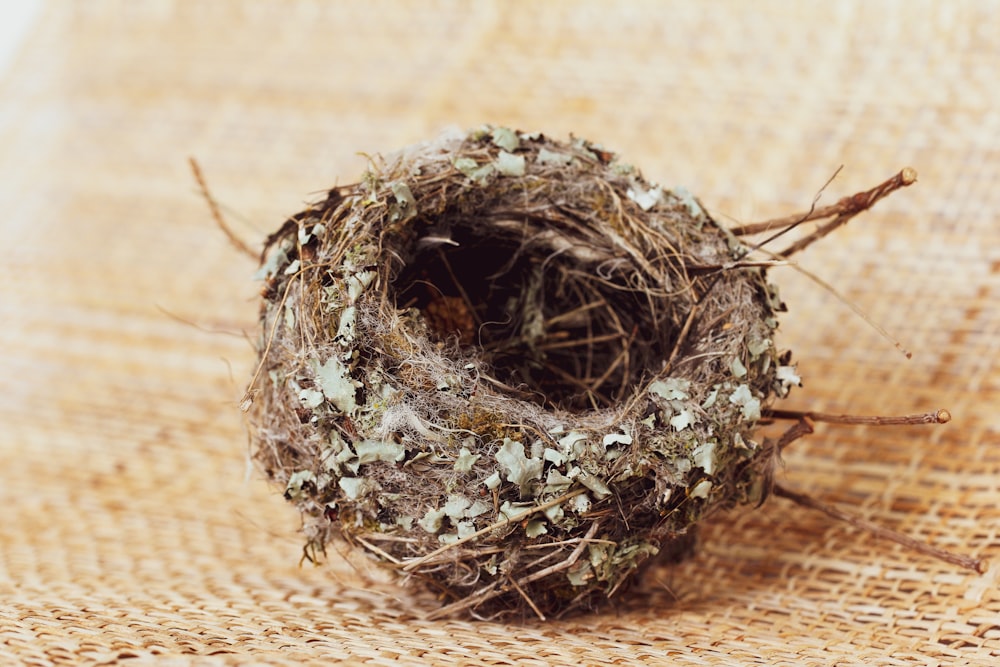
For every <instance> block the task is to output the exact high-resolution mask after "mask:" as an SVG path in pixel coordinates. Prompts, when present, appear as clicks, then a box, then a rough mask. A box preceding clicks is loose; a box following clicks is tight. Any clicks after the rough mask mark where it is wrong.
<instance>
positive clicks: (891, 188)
mask: <svg viewBox="0 0 1000 667" xmlns="http://www.w3.org/2000/svg"><path fill="white" fill-rule="evenodd" d="M916 182H917V172H916V170H914V169H912V168H911V167H906V168H904V169H903V170H901V171H900V172H899V173H898V174H896V175H895V176H893V177H892V178H890V179H889V180H887V181H885V182H883V183H881V184H880V185H878V186H876V187H874V188H872V189H871V190H868V191H866V192H859V193H858V194H856V195H854V196H852V197H845V198H844V199H841V200H840V201H839V202H837V204H838V205H840V206H842V207H843V210H842V211H841V212H840V213H838V214H837V217H836V218H834V219H833V220H832V221H830V222H828V223H826V224H825V225H822V226H821V227H820V228H819V229H817V230H816V231H814V232H813V233H812V234H809V235H808V236H805V237H803V238H801V239H799V240H798V241H796V242H795V243H793V244H791V245H790V246H788V247H787V248H785V249H784V250H782V251H781V252H779V253H778V254H779V255H780V256H781V257H783V258H787V257H790V256H791V255H793V254H794V253H797V252H798V251H800V250H804V249H805V248H807V247H809V246H810V245H812V244H813V243H815V242H816V241H818V240H820V239H821V238H823V237H824V236H826V235H827V234H829V233H830V232H832V231H833V230H835V229H837V228H838V227H840V226H841V225H844V224H846V223H847V222H848V221H849V220H850V219H851V218H853V217H854V216H856V215H858V214H859V213H861V212H862V211H867V210H868V209H870V208H871V207H872V206H874V205H875V203H876V202H878V200H880V199H882V198H883V197H886V196H888V195H890V194H892V193H893V192H895V191H896V190H899V189H900V188H903V187H907V186H909V185H913V184H914V183H916Z"/></svg>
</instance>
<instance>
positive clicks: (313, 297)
mask: <svg viewBox="0 0 1000 667" xmlns="http://www.w3.org/2000/svg"><path fill="white" fill-rule="evenodd" d="M747 251H748V247H747V246H746V245H744V244H743V243H741V242H740V240H739V239H738V238H737V237H735V236H733V235H732V234H731V233H730V232H728V231H727V230H726V229H724V228H723V227H721V226H720V225H718V224H717V223H716V222H715V221H714V220H713V219H712V218H711V217H709V215H708V214H706V212H705V211H704V210H703V209H702V207H701V206H700V205H699V203H698V202H697V200H695V199H694V198H693V197H692V196H691V195H690V194H688V193H687V192H685V191H683V190H680V189H677V190H667V189H663V188H661V187H658V186H656V185H653V184H651V183H649V182H647V181H646V180H644V179H643V177H642V176H641V174H640V173H639V172H638V171H637V170H636V169H635V168H633V167H631V166H629V165H628V164H625V163H623V162H620V161H619V160H618V158H617V157H616V156H615V155H614V154H612V153H610V152H608V151H606V150H604V149H603V148H601V147H599V146H597V145H594V144H592V143H589V142H587V141H582V140H573V141H570V142H559V141H553V140H551V139H549V138H547V137H545V136H542V135H540V134H525V133H518V132H514V131H512V130H508V129H505V128H493V127H487V128H483V129H480V130H477V131H474V132H471V133H468V134H463V135H460V136H448V137H445V138H442V139H439V140H437V141H435V142H432V143H429V144H423V145H419V146H415V147H412V148H409V149H406V150H404V151H402V152H401V153H399V154H397V155H395V156H392V157H390V158H388V159H377V160H376V159H373V160H372V162H371V164H370V166H369V168H368V170H367V171H366V172H365V173H364V174H363V176H362V178H361V180H360V182H359V183H357V184H355V185H349V186H344V187H337V188H334V189H333V190H331V191H330V192H329V194H328V196H327V197H326V199H325V200H324V201H322V202H319V203H317V204H315V205H313V206H310V207H309V208H308V209H306V210H305V211H303V212H301V213H299V214H297V215H295V216H293V217H292V218H291V219H289V220H288V221H286V222H285V224H284V225H283V226H282V227H281V229H280V230H279V231H278V232H277V233H275V234H274V235H272V236H271V237H270V238H269V239H268V242H267V249H266V251H265V256H264V259H263V262H262V266H261V271H260V275H261V277H262V278H263V279H264V280H265V288H264V304H263V310H262V315H261V319H262V329H261V331H262V334H261V340H260V367H259V369H258V372H257V374H256V375H255V377H254V380H253V382H252V383H251V388H250V392H249V394H248V396H249V397H250V399H252V405H250V406H249V412H250V422H251V433H252V452H253V456H254V458H255V459H256V461H257V462H258V463H259V464H260V466H261V467H262V469H263V470H264V471H265V472H266V474H267V475H268V477H269V478H270V479H272V480H273V481H274V482H276V483H278V484H280V485H281V487H282V488H283V489H284V493H285V496H286V498H288V499H289V500H290V501H292V502H294V503H295V504H296V505H297V506H298V508H299V509H300V510H301V512H302V515H303V517H304V532H305V535H306V538H307V545H306V554H307V556H308V557H310V558H315V557H318V556H319V554H320V553H321V552H322V551H323V550H324V547H325V545H326V544H327V543H328V542H329V541H330V540H331V539H333V538H334V537H340V538H342V539H343V540H346V541H347V542H348V543H351V544H353V545H356V546H357V547H358V548H360V549H362V550H364V551H365V552H366V553H368V554H370V555H371V556H372V557H374V558H375V559H377V560H378V561H380V562H381V563H383V564H384V565H386V566H387V567H388V568H390V569H392V570H394V571H395V572H397V573H398V574H399V575H401V576H403V577H405V578H407V579H408V580H411V581H418V582H422V583H424V584H426V585H427V586H428V587H429V588H430V589H432V590H433V591H436V592H437V593H439V599H440V600H441V603H442V606H441V608H440V609H438V610H436V611H435V612H434V615H444V614H449V613H453V612H468V613H471V614H474V615H476V616H480V617H495V616H498V615H503V614H507V613H522V612H526V611H527V612H530V613H535V614H537V615H539V616H542V617H545V616H547V615H551V614H558V613H561V612H565V611H567V610H571V609H577V608H589V607H593V606H595V605H597V604H598V603H600V602H601V601H602V600H605V599H607V598H610V597H612V596H614V595H615V594H616V593H618V592H620V591H622V590H623V589H624V588H625V587H626V584H627V583H628V582H629V581H630V580H631V579H632V578H633V577H634V574H635V573H636V572H637V571H638V570H640V569H641V568H642V566H643V565H644V564H648V563H650V562H653V561H654V560H655V559H672V560H677V559H680V558H683V557H684V556H686V555H687V554H688V553H689V552H690V551H691V549H692V547H693V544H694V540H693V536H694V532H695V527H696V525H697V524H698V522H699V521H700V520H702V519H703V518H705V517H706V516H708V515H709V514H711V513H713V512H715V511H717V510H720V509H724V508H728V507H731V506H733V505H736V504H740V503H760V502H763V500H764V499H765V497H766V496H767V494H768V491H769V489H770V484H771V482H770V478H771V470H772V468H773V466H774V464H775V461H776V458H777V452H778V448H777V446H776V445H775V443H774V442H772V441H770V440H763V441H761V442H758V441H756V440H755V439H754V435H753V432H754V428H755V426H756V425H757V423H758V421H760V420H761V418H762V417H761V416H762V410H766V409H767V406H768V404H769V402H770V401H771V400H772V399H773V398H774V397H776V396H784V395H785V394H787V392H788V390H789V387H790V386H791V385H793V384H796V383H797V382H798V378H797V377H796V376H795V372H794V368H793V367H792V366H791V365H790V363H789V357H790V355H789V354H788V353H783V352H781V351H779V349H778V348H777V347H776V346H775V344H774V338H773V334H774V330H775V328H776V326H777V322H776V320H775V313H776V311H779V310H781V309H782V306H781V303H780V301H779V300H778V299H777V297H776V293H775V291H774V290H773V289H772V287H771V286H769V284H768V283H767V281H766V276H765V268H764V266H762V264H766V262H763V263H755V262H750V261H747V260H746V259H745V257H746V254H747ZM248 402H249V400H248Z"/></svg>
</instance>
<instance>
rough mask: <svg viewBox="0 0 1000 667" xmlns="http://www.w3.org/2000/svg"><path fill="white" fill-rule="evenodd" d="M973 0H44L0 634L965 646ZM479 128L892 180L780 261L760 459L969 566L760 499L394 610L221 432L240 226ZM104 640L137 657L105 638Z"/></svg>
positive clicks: (738, 191)
mask: <svg viewBox="0 0 1000 667" xmlns="http://www.w3.org/2000/svg"><path fill="white" fill-rule="evenodd" d="M997 35H1000V6H998V4H997V3H973V2H947V3H944V2H941V3H936V2H919V1H914V2H902V1H900V2H861V1H856V2H851V1H844V2H827V3H786V2H783V1H779V0H775V1H770V2H753V3H750V2H742V1H737V0H734V1H732V2H706V3H686V2H676V3H672V2H660V3H615V2H610V1H609V2H547V3H529V2H477V3H466V2H458V1H454V2H448V1H444V0H441V1H440V2H428V3H420V4H418V3H409V2H337V3H332V2H331V3H313V2H279V1H277V0H274V1H259V2H252V3H251V2H246V3H237V2H225V1H217V2H207V1H206V2H199V1H191V2H170V1H169V0H161V1H154V0H149V1H140V0H136V1H128V2H125V1H122V2H103V1H95V2H86V3H83V2H80V3H74V2H68V1H65V2H58V1H53V2H50V3H49V4H48V5H47V7H46V8H45V10H44V12H43V14H42V16H41V18H40V20H39V22H38V23H37V25H36V26H35V27H34V28H33V32H32V33H31V35H30V37H29V38H28V39H27V41H26V42H25V43H24V45H23V47H22V49H21V51H20V52H19V53H18V55H17V57H16V59H15V61H14V63H13V65H12V66H11V68H10V69H9V70H7V72H6V73H5V74H4V77H3V79H2V80H0V211H3V215H2V218H0V234H2V236H0V248H2V250H3V261H2V262H0V313H2V320H3V326H2V327H0V424H2V427H0V461H2V465H0V506H2V507H3V511H2V517H0V663H2V664H28V665H48V664H109V663H115V662H129V663H131V664H136V663H144V662H157V664H160V663H161V662H162V664H177V663H178V662H180V663H186V662H189V661H190V662H197V663H198V664H277V663H285V664H296V663H306V664H310V663H318V662H323V661H330V662H332V661H335V660H346V661H354V662H357V663H365V664H376V665H384V664H398V663H402V664H441V665H460V664H472V665H506V664H513V663H518V664H528V665H531V664H534V665H541V664H573V665H611V664H614V665H621V664H636V663H643V662H649V663H652V662H657V661H659V662H663V661H668V660H669V661H670V662H672V663H674V664H682V665H683V664H690V665H704V664H768V665H785V664H787V665H793V664H794V665H832V664H857V663H861V662H871V663H875V664H885V665H896V664H928V665H937V664H984V665H985V664H996V661H997V660H1000V591H998V575H1000V536H998V526H1000V507H998V506H1000V416H998V414H1000V410H998V407H997V406H1000V361H998V359H1000V309H998V307H997V304H998V303H1000V223H998V220H1000V41H998V40H997ZM482 122H493V123H498V124H504V125H509V126H514V127H518V128H521V129H525V130H543V131H545V132H547V133H549V134H551V135H553V136H556V137H566V136H568V134H569V133H570V132H573V133H575V134H576V135H578V136H583V137H587V138H590V139H594V140H597V141H600V142H602V143H604V145H606V146H608V147H609V148H613V149H615V150H618V151H620V152H622V153H623V154H624V155H625V156H627V158H628V159H629V160H630V161H632V162H634V163H635V164H637V165H639V166H640V167H641V168H642V169H643V171H644V173H645V174H646V175H647V176H648V177H649V178H650V179H652V180H656V181H659V182H661V183H663V184H664V185H667V186H673V185H684V186H685V187H687V188H688V189H689V190H691V191H692V192H694V193H696V194H697V195H698V196H699V197H700V198H701V199H702V200H703V201H704V203H705V205H706V206H707V207H708V208H709V209H710V210H712V211H713V212H714V214H715V215H716V216H717V217H718V218H719V219H722V220H733V221H739V222H752V221H756V220H761V219H767V218H768V217H774V216H777V215H784V214H788V213H792V212H795V211H800V210H804V209H806V208H808V206H809V204H810V203H811V202H812V200H813V197H814V196H815V195H816V193H817V192H818V191H819V190H820V188H821V187H822V185H823V183H824V182H825V181H826V180H827V179H828V178H829V177H830V175H831V174H832V173H833V172H834V170H835V169H836V168H837V167H838V166H839V165H841V164H843V165H844V169H843V171H842V172H841V173H840V175H839V176H838V177H837V179H836V180H834V182H833V183H832V184H831V185H830V186H829V188H828V189H827V191H826V192H825V193H824V195H823V200H822V201H823V202H824V203H827V202H832V201H834V200H835V199H836V198H837V197H840V196H843V195H846V194H850V193H853V192H855V191H857V190H860V189H864V188H867V187H871V186H873V185H875V184H876V183H878V182H879V181H881V180H882V179H884V178H887V177H889V176H890V175H892V174H893V173H895V172H896V171H897V170H898V169H899V168H901V167H904V166H907V165H909V166H912V167H914V168H915V169H916V170H917V171H918V172H919V174H920V182H919V183H918V184H916V185H915V186H913V187H911V188H908V189H906V190H904V191H902V192H900V193H897V194H895V195H893V196H892V197H890V198H889V199H887V200H886V201H884V202H882V203H881V204H879V205H878V206H877V207H876V208H875V209H874V210H873V211H872V212H870V213H868V214H866V215H865V216H863V217H862V218H860V219H858V220H855V221H854V222H852V223H851V225H849V226H848V227H847V228H845V229H843V230H840V231H838V232H837V233H836V234H834V235H833V236H832V237H830V238H828V239H826V240H824V241H823V242H822V243H820V244H819V245H817V246H816V247H814V248H811V249H810V250H808V251H807V252H806V253H804V254H803V255H802V257H801V258H800V260H801V262H802V263H803V265H804V266H805V267H806V268H808V269H809V270H811V271H812V272H814V273H815V274H817V275H818V276H820V277H822V278H823V279H825V280H827V281H828V282H830V283H832V284H833V285H835V286H836V287H837V289H838V290H839V291H840V292H841V293H842V294H843V296H844V297H845V298H846V299H847V300H849V301H850V302H852V303H854V304H856V305H857V306H858V307H859V308H860V309H862V310H863V311H865V312H867V313H868V314H869V315H870V317H871V318H872V319H873V320H874V321H875V322H877V323H878V324H880V325H881V326H883V327H885V328H886V329H887V330H888V331H889V332H891V333H892V334H893V335H894V336H896V337H897V338H899V339H900V340H901V342H902V344H903V345H904V346H905V347H907V348H908V349H910V350H912V351H913V353H914V354H913V359H912V360H910V361H907V360H906V359H905V358H904V357H903V355H901V354H900V353H899V352H898V351H897V350H895V349H894V348H893V346H892V344H891V343H889V342H887V341H885V340H884V339H883V338H881V337H880V336H879V335H878V334H877V333H876V332H875V331H874V330H873V329H872V328H871V327H869V326H868V325H867V324H865V322H863V321H862V320H861V319H860V318H858V317H856V316H855V315H854V314H853V313H852V312H851V311H850V310H849V309H848V307H847V306H845V305H844V304H843V303H842V302H841V301H839V300H837V299H836V298H835V297H833V296H832V295H831V294H830V293H829V292H828V291H826V290H824V289H822V288H821V287H819V286H818V285H817V284H816V283H814V282H812V281H810V280H807V279H805V278H804V277H803V276H802V275H801V274H798V273H796V272H795V271H794V270H792V269H787V270H785V269H776V270H774V271H772V278H773V280H775V281H777V282H778V283H779V284H780V285H781V287H782V290H783V292H782V294H783V297H784V299H785V301H786V302H787V303H788V304H789V307H790V312H789V313H788V314H787V316H786V317H785V318H784V320H783V323H782V335H783V338H782V339H781V341H780V344H781V345H783V346H786V347H789V348H792V349H793V350H794V351H795V354H796V358H797V359H798V360H799V362H800V366H799V370H800V372H801V375H802V377H803V378H804V381H805V386H804V388H802V389H801V390H796V391H795V392H794V393H793V397H792V398H791V399H790V400H789V401H788V402H787V403H786V407H790V408H796V409H812V410H820V411H825V412H851V413H865V414H906V413H915V412H925V411H930V410H934V409H937V408H947V409H949V410H950V411H951V413H952V414H953V415H954V420H953V421H952V422H951V423H950V424H947V425H944V426H934V427H928V426H924V427H903V428H885V429H877V428H873V427H867V428H857V427H844V426H833V425H826V426H823V425H820V426H819V427H818V428H817V433H816V434H814V435H813V436H811V437H809V438H806V439H804V440H801V441H798V442H796V443H795V444H794V446H793V447H791V448H790V450H789V451H788V453H787V456H786V457H785V458H786V466H785V467H784V469H783V470H782V471H781V472H780V474H779V477H780V481H781V482H782V483H783V484H785V485H786V486H788V487H791V488H794V489H799V490H805V491H808V492H809V493H812V494H814V495H815V496H817V497H819V498H821V499H823V500H825V501H829V502H834V503H837V504H838V505H839V506H840V507H842V508H844V509H847V510H849V511H851V512H854V513H857V514H859V515H861V516H863V517H865V518H868V519H870V520H872V521H876V522H878V523H880V524H883V525H885V526H888V527H891V528H894V529H897V530H900V531H903V532H905V533H908V534H910V535H913V536H916V537H919V538H921V539H925V540H929V541H932V542H934V543H936V544H938V545H940V546H943V547H946V548H949V549H953V550H955V551H957V552H961V553H965V554H972V555H978V556H986V557H991V558H992V561H993V562H992V564H991V565H990V566H989V568H988V570H987V572H986V573H985V574H983V575H976V574H974V573H970V572H967V571H964V570H960V569H958V568H956V567H954V566H951V565H947V564H943V563H940V562H937V561H934V560H930V559H928V558H927V557H924V556H920V555H917V554H913V553H910V552H907V551H905V550H903V549H901V548H900V547H897V546H895V545H892V544H889V543H887V542H885V541H881V540H878V539H875V538H873V537H871V536H869V535H866V534H862V533H859V532H858V531H856V530H853V529H851V528H850V527H848V526H846V525H844V524H837V523H835V522H833V521H832V520H830V519H828V518H827V517H825V516H823V515H820V514H818V513H814V512H810V511H808V510H805V509H801V508H799V507H797V506H794V505H791V504H789V503H788V502H787V501H784V500H782V499H778V498H774V499H771V500H770V501H769V502H768V503H767V504H766V505H765V506H764V507H763V508H762V509H760V510H758V511H750V510H737V511H734V512H733V513H730V514H728V515H725V516H718V517H715V518H713V520H712V521H711V522H710V525H708V526H706V528H705V530H704V532H703V535H702V538H703V539H702V541H701V548H700V551H699V554H698V556H697V557H696V558H695V559H693V560H691V561H690V562H687V563H685V564H683V565H681V566H679V567H675V568H673V569H667V568H661V569H657V570H655V571H653V572H652V573H651V574H650V575H649V576H648V577H646V579H645V580H644V583H643V585H642V586H640V587H639V589H638V590H637V591H636V592H635V593H634V594H632V595H630V596H629V597H627V598H625V599H623V600H622V601H621V603H620V605H619V606H618V608H617V609H616V610H609V611H606V612H603V613H600V614H597V615H591V616H576V617H572V618H566V619H562V620H555V621H549V622H546V623H542V622H540V621H538V620H534V619H532V618H526V619H523V620H520V621H518V622H516V623H491V622H477V621H472V620H467V619H455V620H443V621H433V622H430V621H426V620H422V618H421V611H422V610H425V609H427V608H428V607H427V605H428V604H432V602H431V601H428V600H427V599H425V598H419V597H414V596H413V594H411V593H409V592H407V591H405V590H402V589H400V588H399V587H397V586H396V585H394V584H392V583H391V582H388V581H386V580H385V579H384V578H383V577H381V575H380V574H379V572H378V571H377V570H375V569H374V568H372V567H371V566H369V565H366V564H365V563H364V562H361V563H354V564H353V565H352V564H351V563H350V562H349V561H348V560H346V559H344V558H343V557H342V556H341V555H340V554H338V553H337V552H336V551H335V550H334V551H331V553H330V558H329V561H328V562H327V563H326V564H324V565H323V566H321V567H312V566H303V567H300V566H299V556H300V549H301V539H300V536H299V535H297V533H296V530H297V517H296V515H295V513H294V512H293V511H292V510H291V509H290V508H289V507H286V504H285V502H284V501H283V499H282V498H281V495H280V493H279V490H276V489H271V488H269V487H268V486H267V484H266V483H265V482H264V481H263V480H261V479H260V476H259V474H258V473H256V472H255V471H253V470H252V469H250V470H248V468H247V464H246V434H245V431H244V427H243V425H242V420H241V416H240V414H239V411H238V409H237V405H236V404H237V401H238V399H239V396H240V394H241V391H242V389H243V387H244V384H245V382H246V380H247V379H248V378H249V375H250V373H251V371H252V367H253V362H254V352H253V350H252V348H251V346H250V345H249V344H248V342H247V341H246V340H245V339H244V338H243V337H242V336H241V334H240V332H241V331H247V332H250V333H251V335H252V334H253V330H254V325H255V320H256V315H257V301H256V290H257V289H258V286H257V285H256V284H254V283H253V281H252V280H251V279H250V276H251V274H252V273H253V270H254V268H255V267H254V266H253V263H252V262H251V261H248V260H247V259H246V258H245V257H243V256H242V255H240V254H239V253H238V252H236V251H235V250H234V249H233V248H232V247H231V246H230V245H229V244H228V242H227V241H226V239H225V238H224V237H223V236H222V234H221V233H220V232H219V231H218V229H216V228H215V226H214V224H213V223H212V221H211V218H210V217H209V215H208V212H207V210H206V207H205V204H204V202H203V201H202V200H201V199H200V198H199V196H198V194H197V192H196V190H195V188H194V184H193V180H192V178H191V175H190V173H189V171H188V166H187V162H186V160H187V158H188V156H191V155H193V156H195V157H197V158H198V159H199V160H200V162H201V164H202V167H203V169H204V171H205V173H206V174H207V177H208V179H209V182H210V185H211V186H212V188H213V192H214V194H215V196H216V197H217V198H218V199H219V200H220V201H222V202H223V203H224V204H225V205H226V207H227V215H228V216H229V218H230V220H231V221H232V223H233V225H234V226H235V227H236V229H237V230H238V232H239V234H240V235H241V236H242V237H244V238H246V239H248V240H250V241H252V242H254V243H256V242H258V241H259V240H261V239H262V238H263V237H264V235H265V234H266V233H268V232H269V231H272V230H273V229H274V228H276V226H277V225H278V224H279V223H280V221H281V220H283V219H284V216H286V215H288V214H290V213H293V212H295V211H296V210H298V209H299V208H300V207H301V205H302V202H303V201H305V200H308V199H310V198H311V197H312V196H313V194H314V193H316V192H318V191H321V190H323V189H325V188H327V187H329V186H331V185H333V184H334V183H341V184H343V183H347V182H350V181H351V180H352V179H354V178H356V176H357V175H358V174H359V173H360V171H361V169H362V168H363V166H364V158H363V157H362V156H360V155H359V153H360V152H362V151H367V152H379V151H390V150H392V149H394V148H398V147H401V146H404V145H406V144H409V143H411V142H414V141H418V140H422V139H426V138H429V137H432V136H434V135H435V134H436V133H437V132H438V131H439V130H441V129H443V128H445V127H447V126H452V125H454V126H458V127H471V126H474V125H477V124H479V123H482ZM130 659H131V660H130Z"/></svg>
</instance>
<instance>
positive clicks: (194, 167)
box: [188, 157, 257, 260]
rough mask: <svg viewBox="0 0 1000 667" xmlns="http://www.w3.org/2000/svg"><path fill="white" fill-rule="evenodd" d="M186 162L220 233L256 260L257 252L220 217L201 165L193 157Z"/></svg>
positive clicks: (220, 213)
mask: <svg viewBox="0 0 1000 667" xmlns="http://www.w3.org/2000/svg"><path fill="white" fill-rule="evenodd" d="M188 163H189V164H190V165H191V171H192V172H193V173H194V180H196V181H197V182H198V187H199V188H200V189H201V196H202V197H204V198H205V201H206V202H207V203H208V208H209V210H210V211H211V212H212V218H213V219H214V220H215V224H217V225H218V226H219V229H221V230H222V233H223V234H225V235H226V238H227V239H229V242H230V243H231V244H233V247H234V248H236V249H237V250H239V251H240V252H242V253H243V254H244V255H246V256H247V257H250V258H251V259H254V260H256V259H257V253H256V252H254V251H253V250H251V249H250V246H248V245H247V244H246V242H244V241H243V239H241V238H240V237H238V236H237V235H236V233H235V232H234V231H233V230H232V229H230V228H229V225H227V224H226V221H225V219H224V218H223V217H222V211H220V210H219V204H218V202H216V201H215V197H213V196H212V193H211V192H209V190H208V183H206V182H205V177H204V176H203V175H202V173H201V167H199V166H198V161H197V160H195V159H194V158H193V157H189V158H188Z"/></svg>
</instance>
